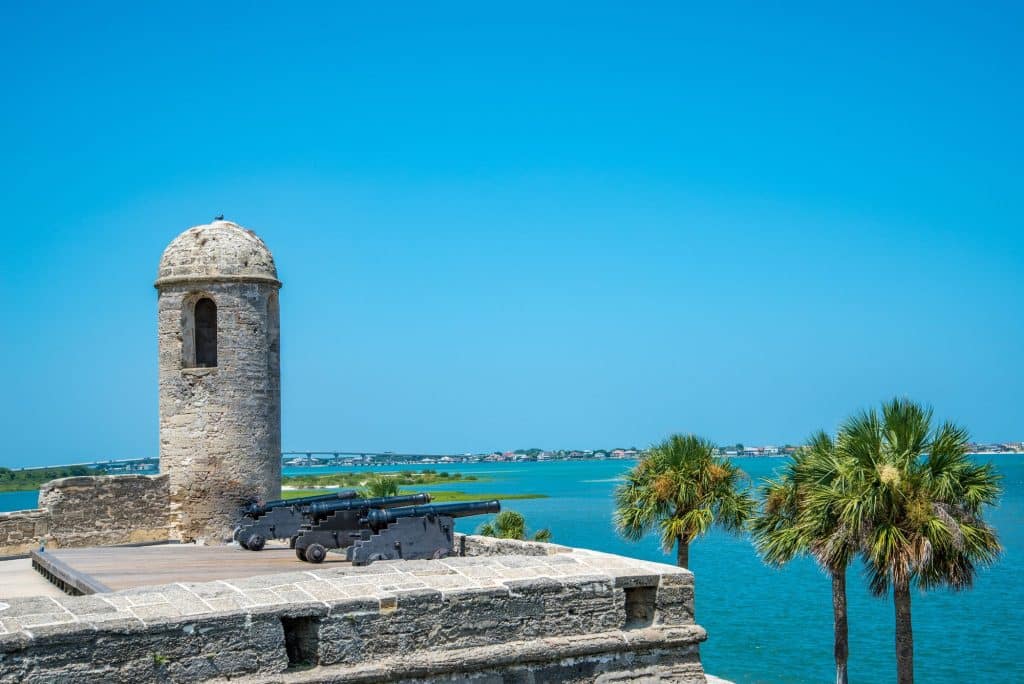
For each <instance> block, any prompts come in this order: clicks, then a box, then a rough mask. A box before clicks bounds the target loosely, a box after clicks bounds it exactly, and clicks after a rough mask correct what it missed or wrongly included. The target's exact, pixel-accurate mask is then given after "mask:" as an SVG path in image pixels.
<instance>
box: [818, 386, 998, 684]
mask: <svg viewBox="0 0 1024 684" xmlns="http://www.w3.org/2000/svg"><path fill="white" fill-rule="evenodd" d="M967 444H968V434H967V432H966V431H965V430H964V429H963V428H960V427H958V426H956V425H954V424H952V423H949V422H947V423H943V424H942V425H939V426H938V427H935V428H933V426H932V411H931V409H928V408H925V407H922V406H921V405H919V404H916V403H914V402H911V401H907V400H903V399H894V400H892V401H890V402H887V403H885V404H883V406H882V411H881V414H879V413H878V412H876V411H874V410H869V411H864V412H863V413H860V414H858V415H856V416H854V417H852V418H850V419H849V420H847V421H846V422H845V423H844V424H843V426H842V427H841V429H840V431H839V438H838V440H837V444H836V452H837V454H838V456H839V457H840V460H841V461H847V462H848V463H849V465H850V467H849V468H847V469H845V470H844V471H843V472H842V474H841V477H839V478H837V480H836V482H835V486H833V487H831V491H829V492H827V493H824V492H823V493H822V495H821V496H820V497H815V496H814V495H813V494H812V497H811V500H810V502H809V505H824V506H834V510H835V512H836V514H837V515H838V519H839V521H840V523H841V524H843V525H846V526H847V527H849V529H850V530H851V532H852V533H853V534H854V535H855V536H856V537H857V538H858V539H859V541H860V545H861V549H862V553H863V556H864V559H865V562H866V566H867V570H868V578H869V581H870V587H871V591H872V592H873V593H874V594H875V595H876V596H884V595H886V594H887V593H888V591H889V589H890V588H891V589H892V592H893V604H894V606H895V622H896V629H895V633H896V675H897V681H898V682H899V684H912V682H913V681H914V635H913V627H912V622H911V612H910V590H911V586H912V584H914V583H915V582H916V583H917V585H918V586H919V587H921V588H923V589H927V588H930V587H934V586H948V587H951V588H953V589H964V588H967V587H969V586H971V584H972V582H973V579H974V575H975V572H976V569H977V567H978V566H979V565H990V564H991V563H993V562H995V560H996V559H997V558H998V556H999V553H1000V552H1001V547H1000V545H999V541H998V539H997V537H996V533H995V530H993V529H992V528H991V527H990V526H989V525H988V524H986V523H985V521H984V520H983V519H982V514H983V512H984V508H985V507H986V506H989V505H992V504H994V503H995V502H996V500H997V499H998V497H999V493H1000V488H999V483H998V480H999V478H998V476H997V475H996V473H995V471H994V469H993V468H992V466H991V464H984V465H979V464H976V463H973V462H972V461H971V460H970V459H969V458H968V456H967Z"/></svg>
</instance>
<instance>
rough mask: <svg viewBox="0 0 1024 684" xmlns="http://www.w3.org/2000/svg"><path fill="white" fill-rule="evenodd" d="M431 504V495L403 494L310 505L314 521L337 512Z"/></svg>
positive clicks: (310, 512) (321, 502)
mask: <svg viewBox="0 0 1024 684" xmlns="http://www.w3.org/2000/svg"><path fill="white" fill-rule="evenodd" d="M425 503H430V495H429V494H403V495H401V496H382V497H379V498H375V499H345V500H344V501H320V502H317V503H313V504H310V506H309V514H310V515H311V516H313V518H314V519H320V518H323V517H325V516H327V515H329V514H331V513H334V512H336V511H362V510H374V509H378V508H393V507H395V506H409V505H410V504H425Z"/></svg>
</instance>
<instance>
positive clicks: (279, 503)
mask: <svg viewBox="0 0 1024 684" xmlns="http://www.w3.org/2000/svg"><path fill="white" fill-rule="evenodd" d="M357 496H359V492H357V491H356V490H354V489H343V490H341V491H338V492H333V493H331V494H318V495H317V496H302V497H299V498H297V499H277V500H275V501H267V502H266V503H259V502H258V501H257V502H253V503H251V504H249V505H248V506H246V507H245V514H246V515H248V516H250V517H253V518H255V517H256V516H258V515H263V514H264V513H266V512H267V511H272V510H274V509H275V508H284V507H285V506H308V505H309V504H312V503H315V502H319V501H338V500H343V499H354V498H356V497H357Z"/></svg>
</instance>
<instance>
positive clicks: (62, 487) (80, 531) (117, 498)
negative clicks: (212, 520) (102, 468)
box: [0, 475, 171, 557]
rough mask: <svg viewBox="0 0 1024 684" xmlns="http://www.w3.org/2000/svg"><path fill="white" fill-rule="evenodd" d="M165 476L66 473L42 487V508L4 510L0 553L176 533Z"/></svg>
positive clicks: (161, 537)
mask: <svg viewBox="0 0 1024 684" xmlns="http://www.w3.org/2000/svg"><path fill="white" fill-rule="evenodd" d="M168 495H169V490H168V477H167V476H166V475H110V476H103V475H101V476H88V477H65V478H62V479H59V480H52V481H50V482H47V483H46V484H44V485H43V486H42V488H41V489H40V490H39V508H36V509H32V510H29V511H14V512H12V513H0V557H3V556H17V555H24V554H27V553H28V552H29V551H32V550H33V549H38V548H39V546H40V544H45V545H46V547H47V548H69V547H76V546H110V545H117V544H139V543H145V542H161V541H167V540H168V539H170V538H171V528H170V527H169V520H168V503H167V502H168Z"/></svg>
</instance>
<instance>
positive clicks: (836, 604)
mask: <svg viewBox="0 0 1024 684" xmlns="http://www.w3.org/2000/svg"><path fill="white" fill-rule="evenodd" d="M832 625H833V627H832V629H833V632H834V635H835V644H834V648H833V652H834V653H835V658H836V684H847V682H848V681H849V680H848V679H847V676H848V675H847V672H846V661H847V659H848V658H849V656H850V642H849V636H848V630H847V626H846V568H845V567H844V568H843V569H842V570H840V571H838V572H833V573H832Z"/></svg>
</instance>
